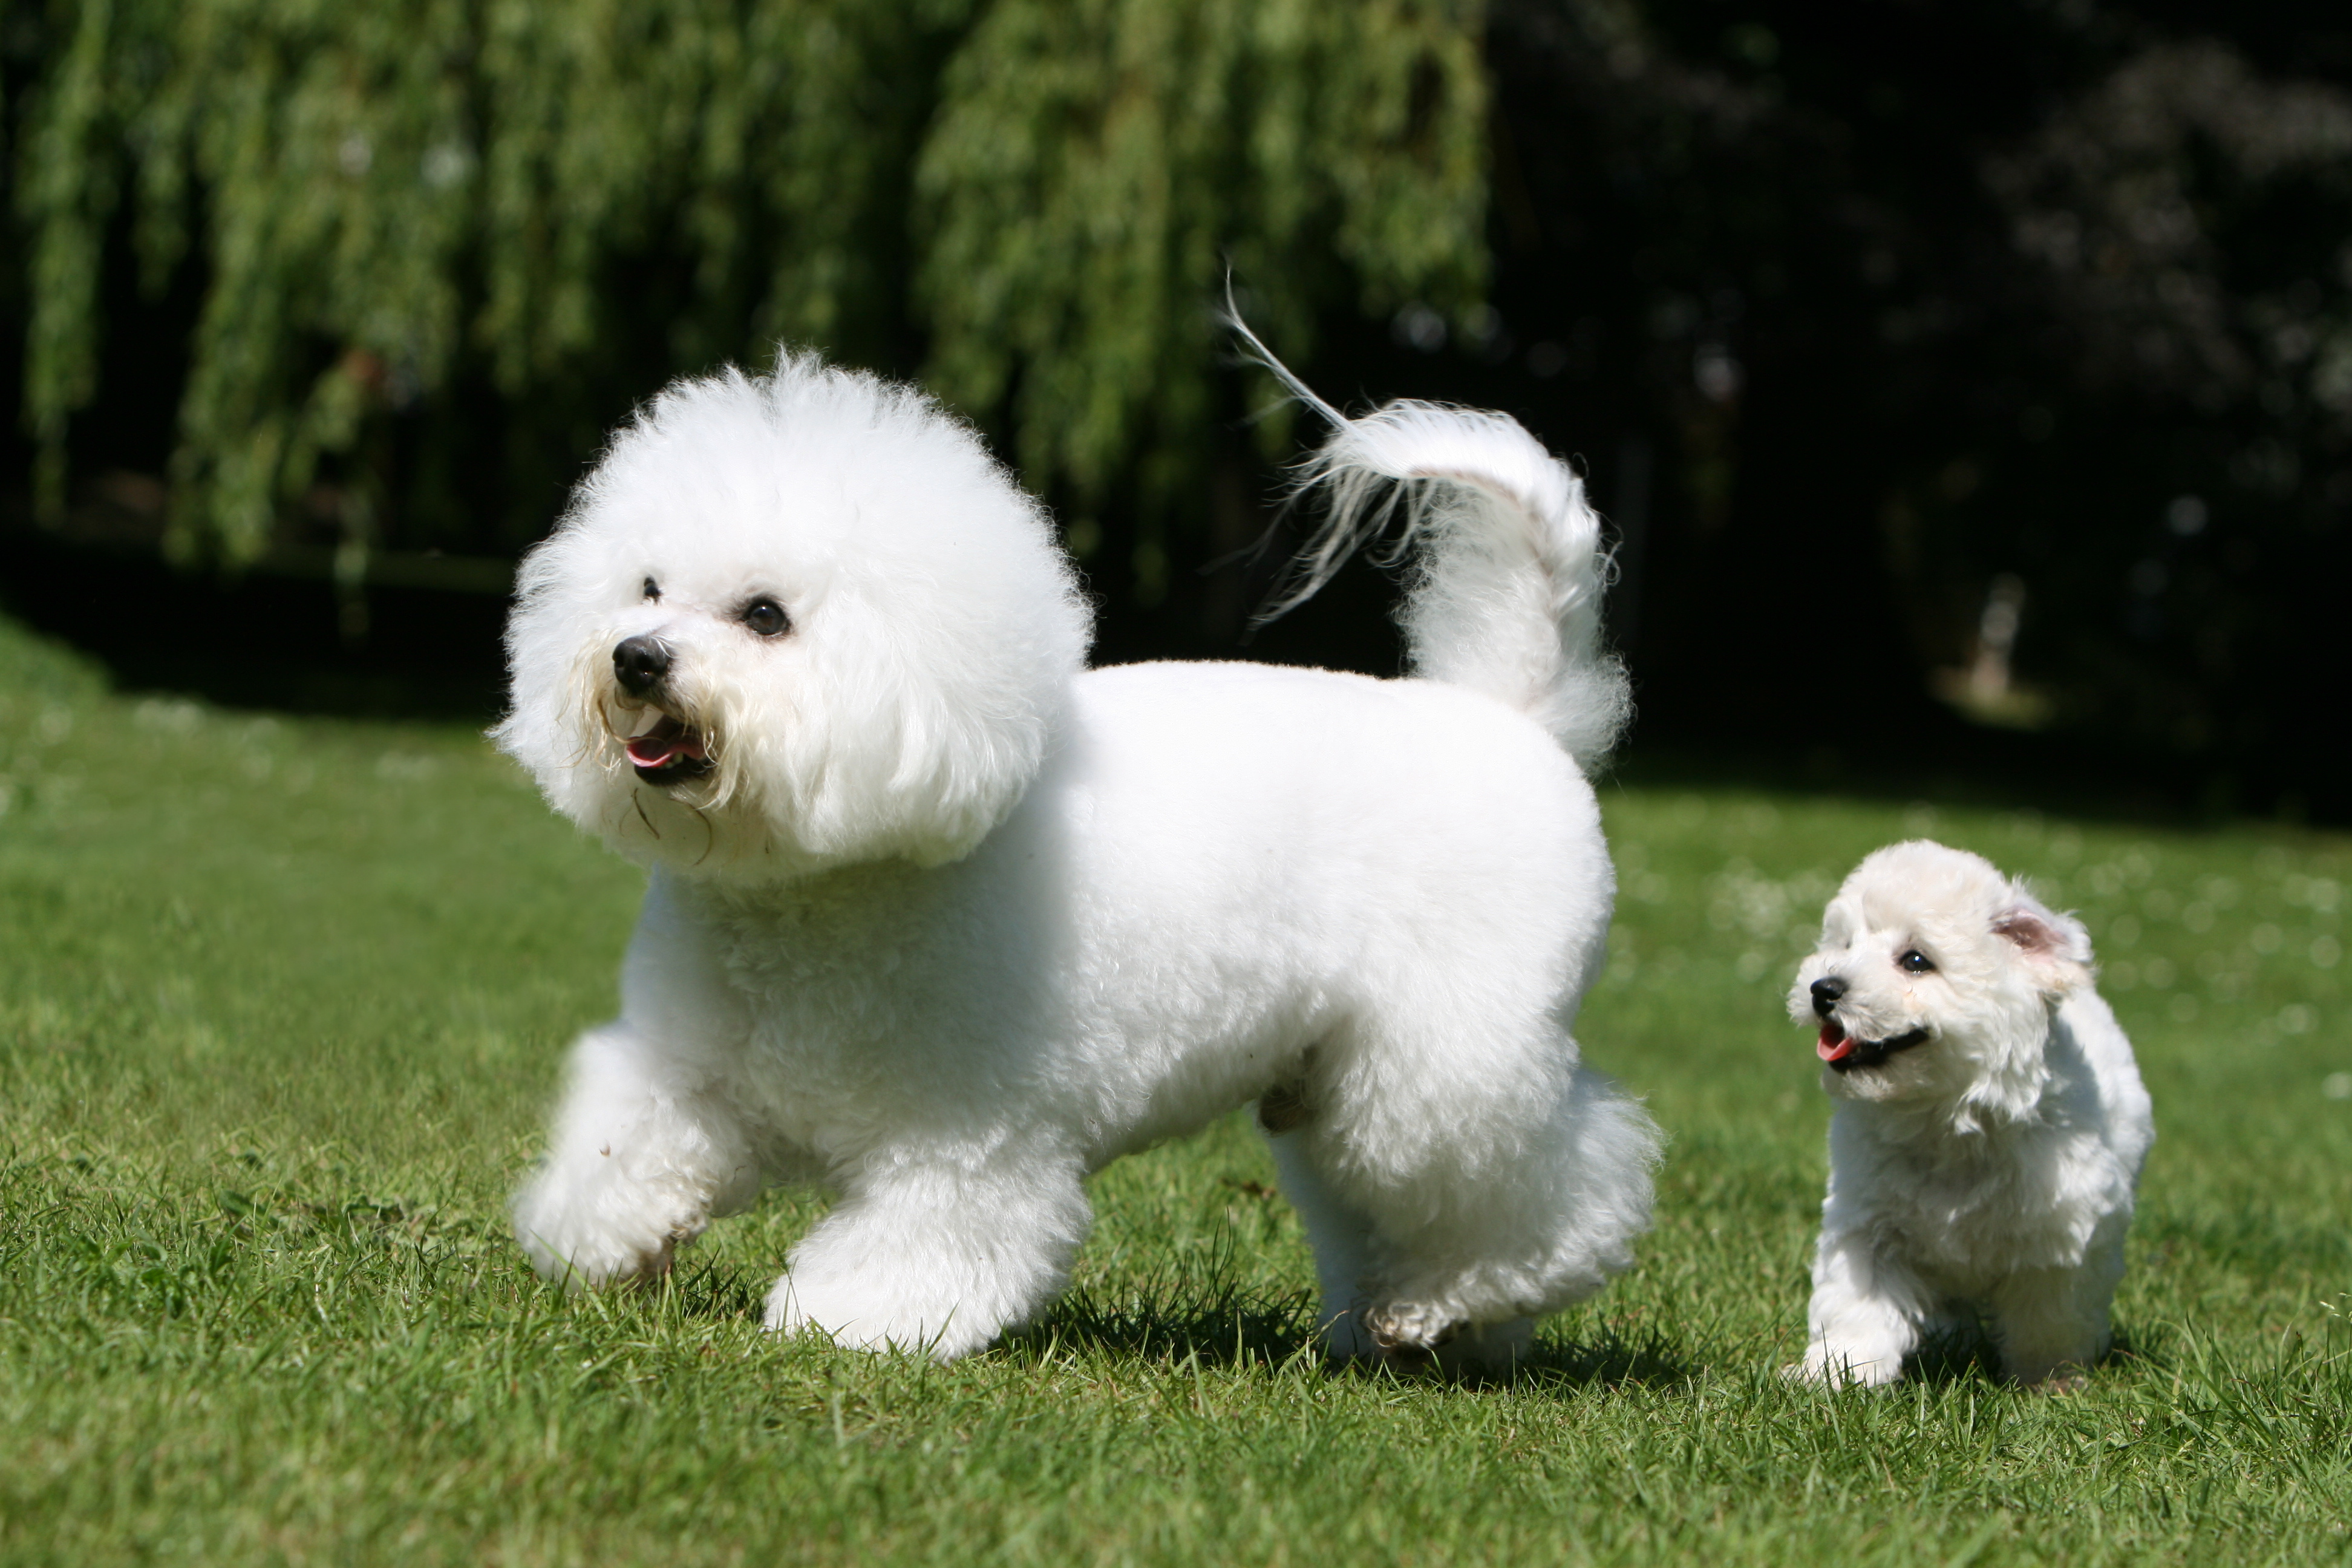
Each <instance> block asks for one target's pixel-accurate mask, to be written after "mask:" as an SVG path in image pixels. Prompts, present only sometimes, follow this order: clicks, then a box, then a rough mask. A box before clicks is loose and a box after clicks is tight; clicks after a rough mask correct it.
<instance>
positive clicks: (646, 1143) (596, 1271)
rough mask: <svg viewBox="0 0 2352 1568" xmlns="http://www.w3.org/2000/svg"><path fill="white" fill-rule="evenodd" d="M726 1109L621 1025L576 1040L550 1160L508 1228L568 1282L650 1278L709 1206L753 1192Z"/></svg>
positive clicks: (537, 1260) (542, 1265) (539, 1263)
mask: <svg viewBox="0 0 2352 1568" xmlns="http://www.w3.org/2000/svg"><path fill="white" fill-rule="evenodd" d="M759 1190H760V1172H759V1169H758V1165H757V1163H756V1162H755V1161H754V1160H753V1158H752V1155H751V1146H750V1142H749V1140H748V1139H747V1138H746V1137H745V1136H744V1132H743V1130H742V1127H741V1125H740V1122H739V1121H738V1120H737V1119H736V1117H735V1116H734V1114H733V1112H732V1111H731V1110H729V1109H728V1108H727V1107H726V1106H725V1105H724V1104H723V1103H721V1102H720V1101H719V1100H718V1099H717V1098H716V1097H715V1096H713V1095H710V1094H709V1093H706V1092H704V1091H703V1087H702V1085H701V1084H700V1083H699V1082H698V1081H697V1079H695V1078H694V1077H693V1076H692V1075H689V1074H688V1073H686V1072H684V1071H683V1070H682V1069H680V1068H677V1066H676V1065H675V1064H672V1063H667V1062H666V1061H665V1060H664V1059H663V1057H662V1053H661V1051H660V1049H659V1047H657V1046H656V1045H655V1044H654V1043H653V1042H651V1041H649V1040H647V1039H646V1038H645V1037H643V1036H641V1035H640V1034H638V1033H637V1031H635V1029H633V1028H632V1027H630V1026H629V1025H627V1024H626V1023H614V1024H608V1025H606V1026H604V1027H603V1028H601V1029H592V1030H590V1031H589V1032H588V1033H587V1034H585V1035H583V1036H582V1037H581V1038H580V1043H579V1044H578V1045H577V1046H575V1047H572V1065H571V1083H570V1086H569V1087H568V1088H567V1089H566V1090H565V1092H564V1097H563V1105H562V1110H559V1111H558V1112H557V1113H556V1118H555V1131H554V1136H553V1138H552V1140H551V1147H550V1148H549V1150H548V1153H547V1158H546V1160H545V1161H544V1162H543V1163H541V1166H540V1167H539V1169H538V1170H537V1171H535V1172H533V1173H532V1174H531V1176H530V1179H529V1180H528V1181H526V1182H525V1183H524V1184H523V1186H522V1190H521V1191H520V1192H519V1193H517V1194H515V1201H514V1225H515V1237H516V1239H517V1240H519V1241H520V1242H521V1243H522V1245H523V1249H524V1250H525V1251H526V1252H528V1253H530V1260H531V1264H532V1266H533V1267H534V1268H537V1269H538V1270H539V1272H540V1273H541V1275H543V1276H544V1277H546V1278H547V1279H552V1280H558V1281H561V1282H562V1284H563V1285H564V1286H565V1287H566V1288H567V1289H581V1288H583V1287H586V1288H589V1289H594V1288H597V1287H601V1286H604V1285H609V1284H615V1283H619V1282H623V1281H626V1280H630V1279H647V1278H651V1277H654V1276H656V1275H658V1274H660V1273H662V1272H663V1271H664V1270H666V1269H667V1268H668V1267H669V1265H670V1259H671V1257H672V1255H673V1253H674V1252H675V1250H676V1248H677V1246H678V1244H679V1243H680V1242H686V1241H691V1240H693V1239H694V1238H695V1237H698V1236H699V1235H701V1234H702V1230H703V1227H704V1226H706V1225H707V1224H708V1223H709V1218H710V1215H711V1214H712V1212H713V1211H714V1210H716V1211H718V1212H720V1213H724V1212H726V1211H727V1210H729V1209H732V1208H736V1207H740V1206H741V1205H744V1204H746V1203H749V1202H750V1201H751V1199H752V1198H753V1197H755V1196H757V1195H758V1194H759Z"/></svg>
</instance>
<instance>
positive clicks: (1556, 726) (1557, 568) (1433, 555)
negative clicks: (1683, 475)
mask: <svg viewBox="0 0 2352 1568" xmlns="http://www.w3.org/2000/svg"><path fill="white" fill-rule="evenodd" d="M1231 320H1232V322H1233V325H1234V330H1235V331H1237V332H1238V333H1239V334H1240V335H1241V336H1242V338H1243V339H1244V341H1245V342H1247V343H1248V344H1249V346H1250V348H1251V349H1252V350H1253V351H1255V357H1256V359H1257V360H1258V361H1259V362H1260V363H1263V364H1264V365H1265V368H1266V369H1268V370H1269V371H1271V372H1273V374H1275V375H1276V377H1278V378H1279V379H1280V380H1281V382H1282V383H1283V384H1284V385H1285V386H1286V387H1287V388H1289V390H1290V391H1291V392H1292V393H1293V394H1294V395H1297V397H1298V398H1299V399H1300V401H1302V402H1304V403H1305V404H1306V405H1307V406H1308V407H1310V408H1312V409H1314V410H1315V411H1316V412H1317V413H1318V414H1320V415H1321V416H1323V417H1324V418H1325V419H1326V420H1328V422H1329V423H1330V425H1331V427H1332V428H1331V437H1330V438H1329V439H1328V441H1326V442H1325V443H1324V444H1323V447H1322V448H1321V449H1320V450H1319V451H1318V452H1317V453H1316V454H1315V455H1314V456H1313V457H1312V458H1308V459H1307V461H1306V462H1305V463H1304V464H1303V465H1301V467H1300V468H1299V471H1298V480H1297V490H1296V492H1295V494H1294V500H1296V499H1297V498H1299V497H1303V496H1305V495H1307V494H1309V493H1313V492H1320V494H1321V496H1322V498H1323V502H1324V517H1323V521H1321V523H1320V524H1319V525H1318V527H1317V528H1316V529H1315V530H1314V531H1313V533H1312V534H1311V535H1310V536H1309V537H1308V539H1307V544H1306V547H1305V548H1304V549H1303V550H1301V551H1300V552H1299V554H1298V556H1297V560H1296V561H1295V562H1294V563H1292V567H1291V571H1290V574H1289V576H1288V577H1287V578H1286V582H1285V584H1284V585H1283V586H1282V588H1280V589H1279V590H1278V591H1277V593H1276V596H1275V598H1274V599H1273V601H1272V602H1271V603H1270V604H1269V605H1267V608H1266V609H1265V612H1264V613H1263V614H1262V616H1261V617H1260V618H1261V619H1262V620H1264V619H1271V618H1273V617H1274V616H1279V615H1281V614H1283V613H1284V612H1285V611H1286V610H1289V609H1291V608H1293V607H1294V606H1296V605H1298V604H1300V603H1301V602H1302V601H1304V600H1306V599H1307V598H1308V597H1310V596H1311V595H1313V594H1314V593H1315V591H1316V590H1317V589H1318V588H1320V587H1322V586H1323V584H1325V583H1327V582H1328V581H1329V580H1330V579H1331V576H1332V574H1335V573H1336V572H1338V571H1339V567H1340V565H1341V564H1342V563H1345V562H1346V560H1347V559H1348V557H1349V555H1351V554H1353V553H1354V552H1356V551H1357V550H1359V549H1360V548H1363V547H1364V546H1366V545H1369V544H1372V543H1374V542H1376V541H1381V540H1382V539H1384V538H1390V542H1388V543H1387V544H1386V545H1385V546H1384V547H1383V548H1384V552H1385V554H1386V556H1387V559H1389V560H1391V561H1395V560H1399V559H1402V557H1403V555H1404V554H1405V552H1407V550H1408V549H1411V550H1412V553H1413V556H1414V571H1413V574H1412V579H1411V582H1410V584H1409V585H1408V587H1407V590H1406V594H1405V601H1404V605H1403V606H1402V609H1401V610H1400V611H1399V615H1398V618H1399V620H1400V621H1401V622H1402V624H1403V626H1404V632H1405V646H1406V649H1407V653H1408V655H1409V657H1410V658H1411V660H1412V671H1413V673H1414V674H1416V675H1419V676H1422V677H1424V678H1426V679H1431V680H1443V681H1447V682H1449V683H1451V684H1454V685H1456V686H1466V687H1469V688H1470V689H1473V690H1475V691H1483V692H1485V693H1486V694H1487V695H1488V696H1490V697H1494V698H1497V699H1499V700H1502V701H1504V702H1507V703H1509V704H1510V705H1511V706H1512V707H1514V708H1517V709H1518V710H1520V711H1522V712H1524V713H1526V714H1528V716H1529V717H1530V718H1532V719H1534V720H1535V721H1537V722H1538V723H1539V724H1541V725H1543V727H1544V728H1545V729H1546V730H1548V731H1550V732H1551V734H1552V736H1553V738H1554V739H1556V740H1557V741H1559V743H1560V745H1561V746H1562V747H1563V748H1564V749H1566V751H1567V752H1568V753H1569V754H1570V756H1572V757H1574V758H1575V759H1576V762H1577V765H1578V766H1579V767H1580V768H1582V769H1583V770H1584V771H1585V772H1586V773H1593V772H1595V771H1597V770H1598V769H1599V767H1600V765H1601V762H1602V761H1603V760H1604V759H1605V758H1606V757H1607V756H1608V753H1609V749H1610V747H1611V745H1612V743H1614V742H1615V741H1616V739H1617V734H1618V731H1620V730H1622V729H1623V728H1624V725H1625V721H1626V720H1627V719H1628V718H1629V717H1630V716H1631V715H1632V712H1633V700H1632V692H1631V689H1630V683H1629V682H1628V680H1627V679H1626V675H1625V667H1624V665H1623V664H1622V662H1621V661H1620V660H1619V659H1617V658H1615V657H1614V656H1612V655H1611V654H1609V653H1607V652H1605V651H1603V649H1602V647H1601V596H1602V594H1603V593H1604V591H1605V590H1606V589H1607V587H1608V584H1609V581H1610V577H1611V574H1612V569H1613V563H1612V561H1611V559H1610V555H1609V552H1608V551H1607V550H1606V549H1605V548H1604V547H1603V546H1602V543H1601V520H1600V518H1599V517H1598V516H1597V515H1596V514H1595V513H1594V512H1593V510H1592V508H1591V505H1590V503H1588V502H1587V501H1586V500H1585V496H1584V481H1583V480H1581V479H1578V478H1577V477H1576V476H1575V475H1574V474H1572V473H1570V471H1569V468H1568V466H1567V465H1566V464H1564V463H1562V462H1561V461H1560V460H1559V458H1555V457H1553V456H1552V455H1551V454H1550V453H1549V452H1548V451H1546V450H1545V449H1544V448H1543V446H1542V445H1541V443H1539V442H1538V441H1537V440H1536V438H1535V437H1532V436H1530V435H1528V432H1527V431H1526V429H1525V428H1523V427H1522V426H1520V425H1519V423H1518V421H1517V420H1515V419H1513V418H1511V417H1510V416H1508V415H1506V414H1496V413H1491V412H1488V411H1486V410H1484V409H1475V408H1449V407H1444V406H1442V405H1437V404H1432V403H1421V402H1413V401H1401V402H1396V403H1391V404H1387V405H1384V406H1382V407H1380V408H1377V409H1375V410H1373V411H1372V412H1371V413H1370V414H1367V415H1365V416H1363V417H1362V418H1360V419H1350V418H1349V417H1348V416H1346V415H1344V414H1342V413H1340V412H1339V410H1338V409H1337V408H1334V407H1332V406H1331V405H1329V404H1328V403H1326V402H1324V401H1323V399H1321V398H1320V397H1318V396H1317V395H1315V394H1314V393H1313V392H1312V391H1310V390H1309V389H1308V388H1307V385H1306V384H1304V383H1302V382H1301V381H1299V379H1298V378H1297V376H1295V375H1293V374H1291V373H1290V371H1289V370H1288V369H1287V368H1286V367H1285V366H1284V365H1283V364H1282V363H1281V362H1280V361H1278V360H1276V358H1275V357H1274V355H1273V354H1272V353H1269V352H1268V351H1267V350H1266V347H1265V344H1264V343H1262V342H1259V341H1258V339H1257V337H1256V335H1255V333H1253V332H1252V331H1250V330H1249V328H1248V327H1247V326H1245V325H1244V324H1243V322H1242V321H1240V319H1239V317H1238V316H1234V317H1232V318H1231ZM1391 535H1392V538H1391Z"/></svg>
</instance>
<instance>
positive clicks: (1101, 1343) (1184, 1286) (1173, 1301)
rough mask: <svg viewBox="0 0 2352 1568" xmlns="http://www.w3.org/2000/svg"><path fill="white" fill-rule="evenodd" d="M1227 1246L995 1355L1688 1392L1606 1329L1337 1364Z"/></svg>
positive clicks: (698, 1278) (722, 1313)
mask: <svg viewBox="0 0 2352 1568" xmlns="http://www.w3.org/2000/svg"><path fill="white" fill-rule="evenodd" d="M1235 1261H1236V1260H1235V1258H1234V1252H1233V1243H1232V1240H1231V1238H1230V1237H1221V1238H1220V1239H1219V1240H1218V1241H1217V1242H1216V1243H1213V1245H1212V1247H1211V1249H1210V1253H1209V1257H1208V1259H1207V1264H1206V1267H1205V1268H1204V1267H1202V1264H1201V1263H1200V1262H1199V1261H1198V1260H1192V1261H1189V1262H1188V1261H1186V1260H1181V1259H1173V1258H1171V1259H1169V1260H1166V1261H1165V1262H1163V1263H1161V1264H1160V1266H1159V1267H1157V1268H1153V1269H1151V1270H1150V1272H1148V1273H1146V1274H1144V1275H1143V1276H1142V1277H1141V1278H1140V1279H1134V1280H1132V1281H1131V1282H1108V1281H1102V1282H1093V1283H1080V1284H1076V1285H1073V1286H1072V1287H1071V1288H1070V1289H1067V1290H1066V1291H1064V1292H1063V1293H1062V1295H1061V1296H1060V1297H1059V1298H1058V1299H1057V1300H1055V1302H1054V1303H1053V1305H1052V1306H1050V1307H1049V1308H1047V1309H1046V1310H1045V1312H1044V1314H1043V1315H1041V1316H1040V1317H1039V1318H1038V1319H1037V1321H1035V1322H1034V1323H1030V1324H1028V1325H1026V1326H1024V1327H1021V1328H1017V1329H1013V1330H1012V1331H1008V1332H1007V1333H1006V1334H1005V1335H1004V1336H1003V1338H1002V1339H1001V1340H999V1341H998V1342H997V1346H996V1350H995V1352H993V1353H996V1354H1001V1355H1009V1356H1012V1357H1013V1358H1016V1359H1018V1360H1023V1361H1028V1362H1032V1363H1034V1362H1043V1361H1045V1360H1049V1359H1053V1358H1055V1357H1058V1356H1063V1355H1070V1354H1075V1355H1081V1356H1088V1355H1107V1356H1112V1357H1118V1358H1121V1359H1129V1360H1135V1361H1145V1362H1156V1363H1160V1364H1162V1365H1171V1366H1174V1365H1187V1364H1189V1365H1195V1366H1199V1367H1202V1368H1204V1369H1206V1368H1248V1367H1264V1368H1266V1369H1268V1370H1269V1371H1280V1370H1286V1369H1288V1368H1290V1367H1292V1366H1294V1365H1297V1366H1306V1367H1312V1368H1315V1369H1317V1370H1319V1371H1324V1372H1327V1373H1328V1374H1329V1375H1333V1376H1341V1377H1362V1378H1373V1379H1380V1378H1390V1379H1395V1380H1399V1381H1405V1382H1428V1383H1438V1384H1444V1383H1454V1384H1461V1385H1464V1386H1468V1387H1511V1386H1516V1387H1519V1388H1523V1389H1533V1390H1545V1389H1556V1390H1558V1391H1559V1392H1560V1393H1563V1394H1565V1393H1570V1392H1573V1391H1580V1390H1585V1389H1591V1388H1613V1387H1620V1386H1628V1385H1636V1386H1645V1387H1671V1386H1675V1385H1677V1384H1683V1383H1685V1382H1687V1381H1688V1380H1689V1378H1690V1377H1691V1376H1692V1369H1691V1368H1690V1366H1689V1365H1688V1364H1687V1363H1685V1361H1684V1360H1683V1359H1682V1358H1681V1357H1680V1356H1678V1355H1677V1354H1676V1353H1675V1352H1674V1350H1673V1349H1672V1348H1671V1347H1670V1346H1669V1345H1668V1344H1667V1342H1665V1340H1664V1338H1662V1337H1661V1336H1660V1335H1659V1334H1658V1333H1657V1332H1656V1331H1654V1330H1652V1331H1644V1332H1643V1334H1641V1335H1640V1336H1638V1337H1635V1338H1628V1337H1626V1336H1625V1335H1623V1334H1622V1333H1620V1332H1618V1331H1616V1330H1615V1329H1613V1328H1612V1329H1604V1330H1603V1331H1602V1332H1601V1334H1600V1335H1599V1337H1597V1338H1595V1339H1592V1340H1589V1341H1587V1340H1559V1339H1554V1338H1551V1337H1549V1336H1542V1337H1538V1340H1537V1342H1536V1344H1535V1348H1534V1351H1533V1352H1532V1353H1531V1354H1530V1355H1529V1356H1528V1358H1527V1359H1526V1360H1524V1361H1522V1362H1520V1363H1518V1365H1517V1366H1516V1367H1515V1368H1513V1369H1512V1371H1511V1372H1510V1373H1508V1374H1507V1375H1503V1374H1492V1375H1487V1374H1477V1373H1444V1372H1440V1371H1437V1370H1435V1369H1434V1368H1433V1367H1415V1366H1411V1365H1401V1364H1394V1363H1349V1362H1340V1361H1336V1360H1332V1359H1330V1358H1328V1357H1327V1356H1326V1355H1325V1353H1324V1351H1323V1345H1322V1342H1321V1339H1320V1337H1319V1336H1318V1334H1317V1332H1316V1329H1317V1323H1316V1321H1315V1319H1316V1297H1315V1293H1314V1292H1313V1291H1311V1290H1307V1289H1291V1290H1285V1289H1251V1288H1249V1287H1247V1286H1245V1285H1244V1284H1243V1283H1242V1282H1241V1281H1240V1280H1239V1279H1237V1278H1236V1277H1235V1276H1236V1272H1237V1271H1236V1268H1235ZM772 1284H773V1280H772V1279H771V1278H770V1277H769V1276H768V1275H766V1274H764V1273H761V1272H758V1271H756V1270H752V1269H749V1268H745V1267H744V1266H743V1265H741V1264H739V1263H733V1262H722V1261H719V1260H715V1259H688V1258H681V1259H680V1260H679V1263H678V1266H677V1268H675V1269H674V1270H672V1271H671V1273H670V1274H668V1275H667V1277H666V1278H665V1279H664V1280H663V1282H662V1283H661V1284H660V1285H659V1286H657V1287H653V1288H651V1289H647V1290H646V1292H645V1293H644V1294H645V1299H646V1300H647V1301H648V1303H649V1304H650V1303H654V1302H657V1303H658V1306H657V1309H656V1310H659V1311H661V1312H663V1313H665V1314H675V1315H676V1316H677V1317H678V1318H680V1319H686V1320H698V1321H727V1320H738V1321H740V1320H747V1319H748V1320H750V1321H752V1322H757V1321H760V1319H761V1316H762V1315H763V1313H764V1311H765V1309H766V1304H767V1297H768V1292H769V1289H771V1287H772Z"/></svg>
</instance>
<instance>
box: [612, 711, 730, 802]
mask: <svg viewBox="0 0 2352 1568" xmlns="http://www.w3.org/2000/svg"><path fill="white" fill-rule="evenodd" d="M629 762H630V763H631V765H633V766H634V767H635V769H636V770H637V777H639V778H641V779H643V780H645V782H646V783H647V784H682V783H684V782H685V781H686V780H688V779H698V778H700V777H701V776H702V775H703V774H705V773H709V771H710V752H709V748H708V747H707V746H705V745H704V744H703V741H702V731H699V730H698V729H696V728H694V727H693V726H692V725H690V724H688V723H687V722H686V721H684V720H682V719H679V718H677V716H675V715H673V714H669V713H665V712H663V711H662V710H660V709H658V708H654V707H647V708H646V709H645V710H643V711H642V712H640V713H639V714H638V715H637V722H636V726H635V729H634V730H633V731H631V732H630V735H629Z"/></svg>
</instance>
